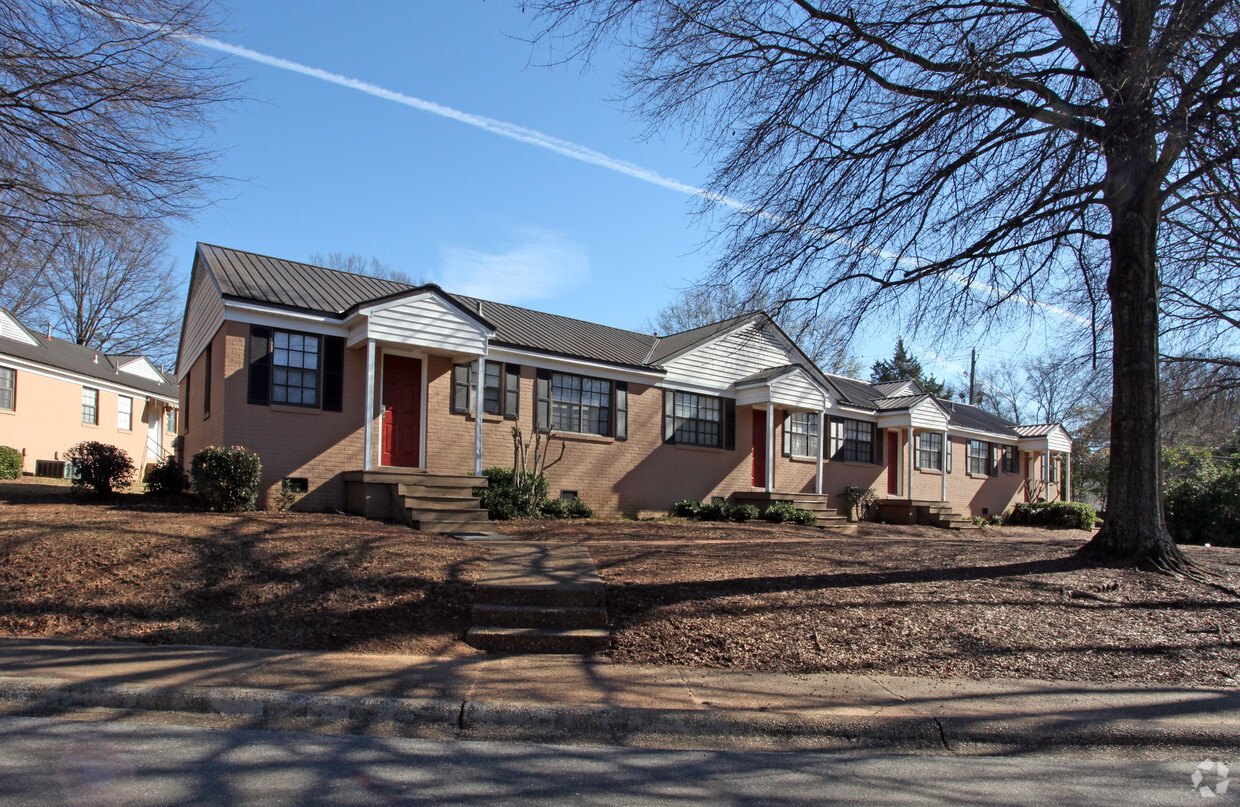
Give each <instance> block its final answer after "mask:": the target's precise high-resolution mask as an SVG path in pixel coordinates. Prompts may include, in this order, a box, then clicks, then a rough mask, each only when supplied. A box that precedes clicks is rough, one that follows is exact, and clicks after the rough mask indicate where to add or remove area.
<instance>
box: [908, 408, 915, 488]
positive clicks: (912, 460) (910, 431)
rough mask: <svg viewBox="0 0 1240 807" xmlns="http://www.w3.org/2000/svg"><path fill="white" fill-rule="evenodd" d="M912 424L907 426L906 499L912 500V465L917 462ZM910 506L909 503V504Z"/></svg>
mask: <svg viewBox="0 0 1240 807" xmlns="http://www.w3.org/2000/svg"><path fill="white" fill-rule="evenodd" d="M914 431H915V430H914V429H913V427H912V426H909V427H908V500H909V502H910V503H911V502H912V501H913V466H915V465H916V464H917V461H916V460H917V455H916V453H915V452H916V451H917V438H916V437H915V436H914ZM910 506H911V504H910Z"/></svg>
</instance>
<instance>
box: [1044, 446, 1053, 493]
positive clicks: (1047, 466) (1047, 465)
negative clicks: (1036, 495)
mask: <svg viewBox="0 0 1240 807" xmlns="http://www.w3.org/2000/svg"><path fill="white" fill-rule="evenodd" d="M1042 483H1043V484H1042V491H1043V493H1042V498H1044V499H1046V501H1048V502H1049V501H1050V500H1051V450H1050V449H1049V448H1048V449H1046V451H1045V452H1044V453H1043V454H1042Z"/></svg>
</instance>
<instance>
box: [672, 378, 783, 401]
mask: <svg viewBox="0 0 1240 807" xmlns="http://www.w3.org/2000/svg"><path fill="white" fill-rule="evenodd" d="M655 386H657V387H659V388H660V389H666V390H672V391H674V392H693V393H697V394H700V395H715V396H722V397H725V398H731V397H732V396H733V394H734V393H735V392H736V388H735V387H734V386H733V385H731V384H728V385H726V386H722V387H721V386H717V385H715V384H694V383H692V382H689V381H671V380H668V379H661V380H659V382H658V383H657V384H656V385H655ZM749 389H751V390H752V389H755V388H753V387H750V388H749ZM763 400H766V399H765V398H763Z"/></svg>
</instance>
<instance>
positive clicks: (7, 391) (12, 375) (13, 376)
mask: <svg viewBox="0 0 1240 807" xmlns="http://www.w3.org/2000/svg"><path fill="white" fill-rule="evenodd" d="M16 408H17V371H16V370H14V369H12V368H11V367H0V409H7V410H9V411H10V412H11V411H13V410H14V409H16Z"/></svg>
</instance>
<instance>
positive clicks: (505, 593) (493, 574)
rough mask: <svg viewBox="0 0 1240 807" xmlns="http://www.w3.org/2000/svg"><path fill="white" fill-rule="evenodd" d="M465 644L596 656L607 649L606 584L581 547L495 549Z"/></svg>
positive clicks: (492, 649) (507, 546)
mask: <svg viewBox="0 0 1240 807" xmlns="http://www.w3.org/2000/svg"><path fill="white" fill-rule="evenodd" d="M474 592H475V593H474V605H473V607H472V608H471V609H470V619H471V622H472V623H473V626H472V627H471V628H470V629H469V631H468V632H467V633H466V634H465V641H467V642H468V643H469V644H471V645H473V646H474V647H477V648H478V649H480V650H487V651H489V652H492V653H581V654H590V653H596V652H598V651H600V650H603V649H604V648H606V647H607V645H608V643H609V642H610V640H611V634H610V633H609V632H608V631H607V607H606V604H605V601H604V588H603V582H602V581H601V580H599V578H598V572H597V571H596V570H595V568H594V562H593V560H591V559H590V555H589V553H588V552H587V551H586V550H585V548H584V547H580V546H555V545H547V544H541V545H531V544H520V543H516V542H514V543H511V544H505V545H502V546H501V545H497V546H496V549H495V552H494V554H492V556H491V563H490V565H489V566H488V567H487V569H486V570H485V571H484V572H483V577H482V579H481V580H480V581H479V582H478V584H477V585H476V586H475V590H474Z"/></svg>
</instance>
